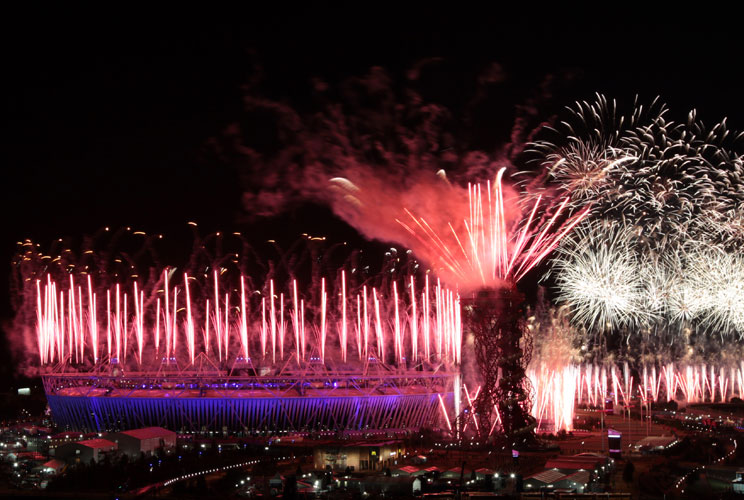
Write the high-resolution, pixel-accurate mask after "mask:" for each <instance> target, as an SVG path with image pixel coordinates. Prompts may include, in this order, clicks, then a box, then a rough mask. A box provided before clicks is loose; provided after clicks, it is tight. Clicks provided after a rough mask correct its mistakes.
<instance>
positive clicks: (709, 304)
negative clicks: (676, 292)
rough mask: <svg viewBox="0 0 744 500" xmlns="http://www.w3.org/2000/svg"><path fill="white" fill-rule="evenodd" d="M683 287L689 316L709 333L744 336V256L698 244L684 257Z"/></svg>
mask: <svg viewBox="0 0 744 500" xmlns="http://www.w3.org/2000/svg"><path fill="white" fill-rule="evenodd" d="M685 263H686V266H685V270H684V285H685V286H686V287H688V288H690V289H691V290H693V292H692V293H691V294H690V295H691V302H692V304H693V307H692V315H693V316H694V317H695V319H696V320H698V321H699V322H700V326H702V327H703V328H705V329H706V330H708V331H709V332H710V333H711V334H718V335H721V336H726V335H730V334H732V333H738V334H739V335H740V336H741V335H742V334H743V333H744V257H742V255H741V254H740V253H738V252H727V251H725V250H724V249H723V248H721V247H716V246H712V245H699V246H697V248H694V249H693V250H692V251H691V252H689V253H688V254H687V255H686V256H685Z"/></svg>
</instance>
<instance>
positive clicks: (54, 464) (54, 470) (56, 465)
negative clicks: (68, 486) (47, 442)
mask: <svg viewBox="0 0 744 500" xmlns="http://www.w3.org/2000/svg"><path fill="white" fill-rule="evenodd" d="M66 465H67V464H65V463H64V462H63V461H62V460H59V459H58V458H53V459H51V460H49V461H48V462H46V463H45V464H44V465H42V467H43V472H44V473H45V474H59V473H60V472H62V471H63V470H64V468H65V466H66Z"/></svg>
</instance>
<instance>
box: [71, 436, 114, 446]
mask: <svg viewBox="0 0 744 500" xmlns="http://www.w3.org/2000/svg"><path fill="white" fill-rule="evenodd" d="M77 444H82V445H83V446H87V447H88V448H93V449H100V448H112V447H113V448H116V447H117V446H116V443H114V442H112V441H109V440H108V439H101V438H99V439H86V440H85V441H78V442H77Z"/></svg>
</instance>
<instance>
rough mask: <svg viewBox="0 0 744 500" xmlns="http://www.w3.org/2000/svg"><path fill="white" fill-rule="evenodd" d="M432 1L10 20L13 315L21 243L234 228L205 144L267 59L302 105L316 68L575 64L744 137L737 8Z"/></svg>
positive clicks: (274, 82)
mask: <svg viewBox="0 0 744 500" xmlns="http://www.w3.org/2000/svg"><path fill="white" fill-rule="evenodd" d="M425 5H426V7H425V8H421V9H419V10H416V9H414V8H411V9H410V10H409V11H408V12H400V11H399V10H396V9H393V8H387V7H384V6H379V5H377V4H375V6H374V8H373V7H369V9H368V11H359V10H356V9H352V8H342V7H337V8H325V9H315V8H308V7H306V8H303V9H297V8H294V7H290V6H287V7H286V8H284V9H282V11H281V12H273V13H265V12H260V13H259V12H255V11H254V12H245V13H241V14H238V13H224V15H223V16H219V17H215V16H212V15H210V16H203V17H199V16H197V15H196V14H198V13H192V14H194V16H193V17H192V19H191V20H189V21H182V20H176V19H170V18H162V17H161V18H159V19H152V18H151V17H150V16H146V15H141V16H136V17H135V18H130V19H127V18H124V17H122V18H119V17H117V16H116V15H113V14H108V15H106V16H103V15H100V16H98V18H96V20H95V21H91V20H89V19H91V18H89V17H87V15H84V14H83V13H80V15H73V14H70V13H64V14H62V13H60V14H59V15H51V14H49V16H48V17H47V18H45V19H42V18H40V17H39V16H38V14H34V15H33V16H31V15H19V16H17V17H12V16H9V17H8V18H7V19H6V20H5V26H4V27H3V30H2V32H3V34H2V37H3V49H2V51H3V59H2V65H3V69H4V71H3V75H4V76H3V77H2V80H3V86H4V87H5V92H3V108H4V109H3V117H4V118H5V122H6V127H5V128H4V129H5V133H4V134H3V135H4V137H3V143H4V144H3V147H2V150H3V153H4V156H5V158H4V161H3V168H2V176H3V181H2V183H1V185H2V187H3V188H2V209H3V231H2V235H3V236H2V238H0V269H2V272H0V289H2V290H3V292H2V294H0V298H2V307H0V315H1V316H2V317H3V318H7V317H8V316H9V315H10V314H11V312H10V311H9V305H8V302H7V295H6V292H5V290H6V288H7V287H6V286H5V284H4V283H7V279H8V278H7V276H8V275H7V271H8V268H9V262H10V258H11V255H12V253H13V251H14V249H15V242H16V241H18V240H21V239H23V238H27V237H30V238H33V239H35V240H37V241H38V242H40V243H42V245H44V244H48V242H49V241H51V240H52V239H54V238H57V237H61V236H73V237H76V236H80V235H82V234H86V233H91V232H94V231H95V230H96V229H98V228H100V227H101V226H104V225H110V226H113V227H117V226H125V225H130V226H133V227H136V228H139V229H143V230H146V231H150V232H153V231H155V232H163V233H172V232H177V231H180V230H182V229H183V228H184V225H185V223H186V221H189V220H196V221H198V222H199V223H200V225H202V226H204V227H205V228H206V229H207V230H215V229H219V228H223V229H232V228H234V227H235V226H236V223H235V220H236V214H238V213H239V211H240V189H239V186H238V184H237V177H236V173H235V171H234V169H231V168H230V166H229V165H224V164H218V163H216V162H214V161H211V160H210V159H209V158H208V154H207V153H205V150H206V148H205V144H206V142H207V140H208V139H209V138H210V137H214V136H217V135H219V134H220V132H221V131H222V130H223V129H224V127H225V126H226V124H228V123H230V122H231V121H233V120H234V119H235V117H236V116H237V114H238V113H239V111H240V95H241V91H240V86H241V84H242V83H244V81H245V78H246V76H247V75H248V74H250V73H251V68H252V66H251V65H252V61H255V60H256V58H258V59H260V61H261V63H262V65H263V67H264V71H265V74H266V75H267V81H268V82H269V85H270V86H271V88H272V92H273V93H274V96H275V97H281V98H287V99H294V101H295V104H298V105H301V104H302V97H301V95H302V92H303V89H306V88H307V86H308V81H309V79H310V77H312V76H317V75H320V76H323V77H324V78H326V79H327V80H329V81H331V82H335V81H339V80H341V79H342V78H344V77H347V76H350V75H359V74H362V73H364V72H365V71H366V70H367V69H368V68H369V67H371V66H373V65H380V66H383V67H385V68H387V69H388V70H389V71H391V72H392V73H396V72H402V71H404V70H405V69H406V68H408V67H410V65H411V64H412V63H414V62H415V61H417V60H419V59H421V58H424V57H429V56H442V57H444V58H446V59H448V60H450V61H454V64H453V65H452V66H449V67H450V68H455V69H456V70H457V71H463V72H465V73H468V72H472V74H473V75H476V74H477V72H478V71H479V69H482V68H483V67H485V65H487V64H488V63H490V62H499V63H500V64H502V65H503V67H504V68H505V69H506V70H507V71H508V72H509V74H510V75H511V76H512V81H513V84H512V86H511V87H510V88H511V90H512V92H514V95H515V98H514V100H515V103H514V104H517V103H518V100H519V99H520V98H521V97H523V95H527V94H528V90H527V89H530V88H534V86H535V85H536V84H537V83H538V82H539V81H540V80H541V78H543V77H544V76H545V75H547V74H551V73H566V72H568V73H571V74H573V75H575V76H576V78H575V80H574V84H573V89H572V91H571V93H570V95H572V96H576V97H581V98H587V99H590V98H591V97H592V95H593V93H594V92H595V91H598V92H603V93H606V94H607V95H610V96H617V97H619V98H625V99H630V98H632V96H633V95H634V94H636V93H639V94H641V95H642V96H643V97H645V98H646V99H647V100H650V99H651V98H653V97H654V96H656V95H662V96H663V98H664V99H665V100H666V101H667V102H668V103H669V104H670V106H671V107H672V109H673V110H675V111H676V112H678V113H686V111H687V110H688V109H689V108H692V107H696V108H698V110H699V111H700V114H701V115H702V117H703V118H704V119H706V120H708V121H711V122H712V121H716V120H719V119H720V118H722V117H724V116H728V117H729V126H730V127H731V128H733V129H744V112H743V111H744V108H743V107H742V98H741V95H740V88H741V76H742V75H741V73H742V72H741V69H740V67H741V53H742V43H741V41H740V35H739V34H738V33H737V31H735V26H734V24H733V20H734V18H735V17H736V16H733V14H732V13H726V12H712V13H704V14H700V13H698V14H695V15H693V14H692V13H690V16H687V15H686V14H685V13H678V14H677V15H676V16H675V17H667V16H666V15H665V16H655V17H653V18H650V17H649V16H648V13H646V12H640V11H638V12H635V11H626V12H618V11H610V12H607V13H598V14H597V18H596V19H594V20H591V21H589V20H586V19H585V18H584V17H583V16H585V15H586V13H585V12H583V13H581V14H577V15H567V14H566V13H561V12H560V11H558V12H554V13H553V12H547V13H546V12H542V13H540V12H539V11H537V9H535V11H532V10H527V11H525V12H523V13H520V14H513V13H508V14H507V13H504V12H478V11H475V10H472V9H466V8H462V10H460V11H458V10H457V9H458V7H457V5H458V4H457V3H450V4H449V5H450V7H448V8H447V10H435V9H434V7H432V6H433V5H434V4H425ZM536 11H537V12H536ZM47 14H48V13H47ZM99 14H100V13H99ZM143 19H145V20H143ZM729 19H731V21H728V20H729ZM441 77H442V80H443V81H447V80H448V79H450V78H451V79H457V78H460V77H461V75H452V74H443V75H441ZM522 90H524V92H522ZM297 96H300V97H297ZM561 104H569V103H561ZM324 213H325V212H323V211H322V210H318V211H316V212H313V217H309V216H307V219H308V220H304V219H302V217H300V219H299V222H298V221H297V220H295V223H296V226H293V227H291V228H290V230H295V229H299V227H300V226H301V225H302V223H304V222H307V223H308V224H310V223H314V224H316V225H318V224H319V225H320V226H319V227H322V224H323V222H322V221H321V222H319V221H318V218H317V217H315V216H316V215H317V214H321V215H322V214H324ZM328 224H332V223H331V222H328ZM243 229H245V228H243ZM265 230H266V229H265V228H264V229H262V231H265Z"/></svg>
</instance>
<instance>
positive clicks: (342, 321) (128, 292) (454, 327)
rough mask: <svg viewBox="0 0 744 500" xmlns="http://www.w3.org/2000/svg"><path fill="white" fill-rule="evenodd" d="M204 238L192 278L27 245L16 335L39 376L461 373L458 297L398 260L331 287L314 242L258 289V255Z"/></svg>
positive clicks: (348, 273)
mask: <svg viewBox="0 0 744 500" xmlns="http://www.w3.org/2000/svg"><path fill="white" fill-rule="evenodd" d="M130 237H132V238H134V239H135V240H136V238H138V237H140V238H141V237H142V235H139V236H131V233H130ZM196 238H197V239H196V241H197V243H198V244H195V245H194V247H195V249H197V250H196V252H197V255H192V256H191V258H190V263H189V264H188V265H187V266H186V268H185V272H177V270H176V269H175V268H166V269H164V270H162V271H155V269H156V268H155V267H154V266H153V265H152V259H150V258H146V257H148V256H149V253H143V252H139V253H138V255H139V256H140V260H137V259H133V258H131V257H130V258H129V259H126V258H124V259H122V258H121V257H124V256H123V255H118V254H116V253H112V254H111V255H108V256H106V257H104V256H102V255H101V254H104V253H106V251H100V250H97V249H94V248H88V249H85V250H83V251H82V252H81V253H80V257H79V258H78V257H75V256H74V255H72V254H73V252H72V251H70V250H68V249H64V250H63V251H62V253H61V254H60V255H59V256H52V255H45V254H44V253H42V252H40V251H39V249H38V246H37V245H35V244H33V243H31V242H30V241H27V242H24V243H21V244H19V252H18V254H17V255H16V258H15V261H14V262H16V264H17V267H16V269H17V271H18V272H17V274H16V275H14V278H15V281H14V282H15V283H16V284H17V287H18V288H17V290H18V292H17V294H16V295H15V296H14V297H15V300H16V307H17V314H16V326H17V327H16V329H15V331H16V332H21V333H23V335H21V336H20V337H19V338H17V340H16V342H14V344H17V345H15V347H17V348H18V349H19V350H25V349H28V348H30V347H31V346H33V348H32V351H35V352H36V361H35V362H31V364H38V361H39V360H40V361H41V363H42V364H44V365H46V364H57V363H65V364H68V365H69V364H72V365H75V366H78V367H82V366H92V365H95V364H96V363H99V362H105V363H116V364H121V365H127V366H131V367H132V368H133V369H135V370H140V369H149V368H153V367H157V366H158V365H159V364H161V363H171V362H173V363H176V364H178V365H179V366H180V367H184V366H189V365H191V366H193V365H195V362H196V361H198V360H199V359H209V360H211V361H212V362H213V363H215V364H221V363H228V364H229V363H234V362H240V363H252V364H253V365H255V366H274V367H281V366H297V365H305V364H307V363H310V362H313V360H315V361H317V362H319V363H325V362H330V363H333V364H339V363H340V364H344V365H346V364H348V365H350V366H359V367H365V366H368V365H369V364H370V363H379V364H386V365H388V364H389V365H390V366H397V367H402V368H405V367H406V366H411V367H412V366H415V365H420V364H422V363H426V364H430V363H433V364H437V363H446V364H448V365H456V364H458V363H459V360H460V356H461V354H460V346H461V341H460V340H459V339H460V336H461V326H460V324H461V323H460V311H459V296H458V295H457V294H456V293H455V292H454V291H452V290H448V289H446V288H445V287H443V286H442V285H441V283H439V281H438V280H430V279H429V277H428V276H426V277H423V276H422V277H421V282H420V284H419V283H418V282H417V279H418V278H417V277H416V276H415V275H414V274H412V271H413V272H414V273H415V267H416V266H415V263H409V264H406V263H405V259H401V258H400V257H399V256H397V253H396V252H395V251H394V249H391V252H390V254H391V255H390V256H389V258H388V259H387V261H386V263H385V264H384V265H383V268H382V270H381V271H382V272H381V273H379V274H376V273H370V272H369V270H368V266H364V265H361V266H360V264H361V263H359V262H358V261H356V260H355V259H356V257H354V254H352V261H355V262H356V264H354V263H352V262H350V263H349V264H350V266H351V267H350V269H344V268H343V267H342V268H341V269H340V270H339V271H338V273H337V275H336V277H335V278H333V279H327V278H326V277H325V276H322V275H319V274H318V273H317V271H316V267H317V266H318V265H320V266H322V267H324V268H328V266H329V265H330V263H329V262H325V258H326V256H329V255H330V252H329V251H324V250H322V249H321V245H322V244H323V241H322V239H320V238H312V237H306V238H303V239H302V240H300V242H301V243H303V242H304V243H303V244H302V245H300V246H299V247H297V249H296V250H292V251H290V252H279V261H280V262H281V266H277V265H273V264H272V265H271V266H270V268H271V269H272V273H273V274H272V275H270V276H268V277H267V278H266V279H265V281H264V282H261V281H255V280H254V279H252V278H250V277H249V276H246V275H244V274H242V271H241V269H245V266H246V263H245V259H246V258H250V256H251V254H252V251H251V250H250V249H247V248H242V252H241V251H238V252H235V253H233V250H232V248H231V247H234V246H235V243H237V244H238V245H237V246H238V247H240V246H242V245H243V242H242V239H241V237H240V236H237V235H234V236H232V237H229V238H228V237H224V236H222V235H219V233H218V234H215V235H209V236H207V237H206V238H200V237H198V235H196ZM116 239H118V238H115V240H116ZM155 239H156V240H159V238H155ZM151 241H152V240H149V239H147V238H144V239H143V240H142V241H141V244H142V245H144V246H150V245H151ZM202 243H209V244H202ZM114 244H117V243H114ZM224 247H227V248H224ZM212 249H214V251H213V250H212ZM331 250H333V247H332V248H331ZM153 252H154V250H153ZM220 252H222V253H223V254H224V255H221V254H220ZM308 254H309V255H308ZM393 254H395V255H393ZM63 255H64V256H65V257H64V258H63V257H62V256H63ZM306 257H309V258H306ZM124 261H126V262H127V265H126V267H125V269H122V268H121V267H120V264H121V263H122V262H124ZM258 261H259V262H260V259H258ZM94 262H95V263H97V266H96V264H94ZM303 263H305V264H303ZM308 265H309V266H310V267H311V268H310V269H308ZM407 267H408V269H407ZM112 268H113V269H118V271H119V272H112V271H111V270H112ZM140 268H141V269H146V271H145V272H141V271H138V269H140ZM364 269H367V271H364ZM77 270H80V271H77ZM81 271H82V272H81ZM362 274H364V276H363V275H362ZM94 276H95V277H94ZM318 276H319V277H318ZM257 283H258V284H257ZM32 324H34V325H35V327H34V332H33V334H32V333H31V332H30V331H29V330H30V328H29V326H30V325H32ZM373 332H374V333H373ZM24 348H25V349H24ZM32 351H28V352H32ZM28 352H26V354H28ZM352 353H353V354H352ZM290 358H291V360H292V363H289V361H290ZM148 367H149V368H148Z"/></svg>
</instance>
